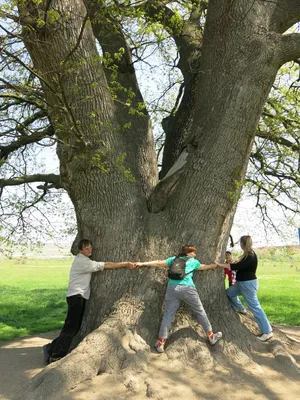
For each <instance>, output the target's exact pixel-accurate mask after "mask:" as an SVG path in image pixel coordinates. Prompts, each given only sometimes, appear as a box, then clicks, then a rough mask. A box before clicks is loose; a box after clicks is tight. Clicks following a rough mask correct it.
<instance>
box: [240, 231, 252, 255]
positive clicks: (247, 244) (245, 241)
mask: <svg viewBox="0 0 300 400" xmlns="http://www.w3.org/2000/svg"><path fill="white" fill-rule="evenodd" d="M240 244H241V248H242V250H243V255H242V256H241V257H240V259H242V258H246V257H247V256H248V255H249V254H251V253H253V248H252V238H251V236H249V235H247V236H242V237H241V238H240Z"/></svg>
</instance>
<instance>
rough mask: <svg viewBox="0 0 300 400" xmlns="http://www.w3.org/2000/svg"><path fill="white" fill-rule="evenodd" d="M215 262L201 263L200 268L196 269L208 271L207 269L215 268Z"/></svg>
mask: <svg viewBox="0 0 300 400" xmlns="http://www.w3.org/2000/svg"><path fill="white" fill-rule="evenodd" d="M216 268H217V264H201V268H200V269H199V270H198V271H208V270H209V269H216Z"/></svg>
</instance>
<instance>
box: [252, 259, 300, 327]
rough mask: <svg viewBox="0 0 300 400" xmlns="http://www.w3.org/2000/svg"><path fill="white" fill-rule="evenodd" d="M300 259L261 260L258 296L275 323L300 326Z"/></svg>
mask: <svg viewBox="0 0 300 400" xmlns="http://www.w3.org/2000/svg"><path fill="white" fill-rule="evenodd" d="M299 266H300V260H299V259H296V258H294V259H291V260H287V261H269V260H261V262H260V263H259V269H258V278H259V290H258V298H259V301H260V303H261V305H262V308H263V309H264V311H265V313H266V314H267V316H268V318H269V320H270V322H271V323H273V324H285V325H298V326H300V307H299V304H300V290H299V288H300V268H299Z"/></svg>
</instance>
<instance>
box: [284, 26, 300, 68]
mask: <svg viewBox="0 0 300 400" xmlns="http://www.w3.org/2000/svg"><path fill="white" fill-rule="evenodd" d="M298 58H300V33H292V34H290V35H282V38H281V42H280V44H279V62H280V64H281V65H282V64H284V63H286V62H288V61H293V60H297V59H298Z"/></svg>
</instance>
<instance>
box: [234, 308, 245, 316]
mask: <svg viewBox="0 0 300 400" xmlns="http://www.w3.org/2000/svg"><path fill="white" fill-rule="evenodd" d="M236 312H237V313H238V314H243V315H247V310H246V308H242V309H241V310H236Z"/></svg>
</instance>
